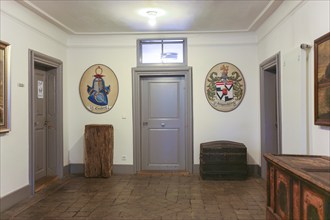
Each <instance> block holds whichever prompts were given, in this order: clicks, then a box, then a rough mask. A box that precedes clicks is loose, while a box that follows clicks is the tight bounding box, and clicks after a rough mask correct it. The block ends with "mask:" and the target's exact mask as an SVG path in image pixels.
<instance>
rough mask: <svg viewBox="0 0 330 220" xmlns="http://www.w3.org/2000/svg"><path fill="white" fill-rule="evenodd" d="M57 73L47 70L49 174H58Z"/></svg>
mask: <svg viewBox="0 0 330 220" xmlns="http://www.w3.org/2000/svg"><path fill="white" fill-rule="evenodd" d="M56 131H57V129H56V75H55V69H53V70H49V71H47V152H48V153H47V176H53V175H56V162H57V153H56V146H57V139H56V136H57V134H56Z"/></svg>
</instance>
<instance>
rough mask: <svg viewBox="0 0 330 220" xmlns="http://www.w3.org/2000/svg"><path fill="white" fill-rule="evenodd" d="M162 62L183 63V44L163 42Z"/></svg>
mask: <svg viewBox="0 0 330 220" xmlns="http://www.w3.org/2000/svg"><path fill="white" fill-rule="evenodd" d="M162 61H163V63H183V44H182V43H178V44H164V49H163V54H162Z"/></svg>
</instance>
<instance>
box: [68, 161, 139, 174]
mask: <svg viewBox="0 0 330 220" xmlns="http://www.w3.org/2000/svg"><path fill="white" fill-rule="evenodd" d="M69 172H70V174H72V175H84V173H85V164H83V163H75V164H70V165H69ZM112 172H113V174H134V173H135V172H134V167H133V165H127V164H114V165H112Z"/></svg>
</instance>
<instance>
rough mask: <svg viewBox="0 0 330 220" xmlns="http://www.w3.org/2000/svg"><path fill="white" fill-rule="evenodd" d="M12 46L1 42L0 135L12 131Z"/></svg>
mask: <svg viewBox="0 0 330 220" xmlns="http://www.w3.org/2000/svg"><path fill="white" fill-rule="evenodd" d="M9 52H10V46H9V44H8V43H6V42H3V41H0V133H5V132H9V130H10V123H9V121H10V120H9V119H10V81H9V80H10V73H9V58H10V57H9V56H10V53H9Z"/></svg>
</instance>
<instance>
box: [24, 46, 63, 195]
mask: <svg viewBox="0 0 330 220" xmlns="http://www.w3.org/2000/svg"><path fill="white" fill-rule="evenodd" d="M38 65H39V66H44V67H46V68H49V69H56V79H55V80H56V91H57V92H56V104H57V105H56V114H57V116H56V129H57V132H56V138H57V141H58V143H57V146H56V148H57V149H56V154H57V155H56V158H57V162H56V175H57V176H58V177H59V178H62V177H63V84H62V79H63V64H62V61H60V60H58V59H56V58H53V57H50V56H48V55H45V54H42V53H39V52H37V51H34V50H31V49H29V85H30V89H29V185H30V190H31V195H34V190H35V180H34V173H35V154H34V153H35V149H34V145H35V138H34V120H33V118H34V111H35V109H34V105H33V95H34V94H33V92H34V89H35V88H36V86H37V85H35V84H34V77H35V72H34V70H35V68H36V66H38Z"/></svg>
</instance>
